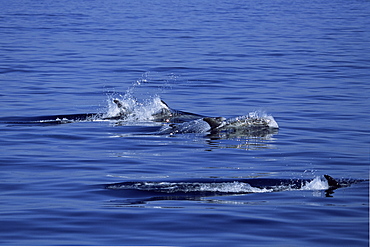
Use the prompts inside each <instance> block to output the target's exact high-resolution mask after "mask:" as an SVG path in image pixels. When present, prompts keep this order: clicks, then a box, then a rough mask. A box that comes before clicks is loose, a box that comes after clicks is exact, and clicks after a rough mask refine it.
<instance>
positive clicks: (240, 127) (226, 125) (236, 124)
mask: <svg viewBox="0 0 370 247" xmlns="http://www.w3.org/2000/svg"><path fill="white" fill-rule="evenodd" d="M277 129H279V125H278V124H277V122H276V121H275V119H274V118H273V117H272V116H257V115H255V114H250V115H246V116H239V117H234V118H228V119H226V118H224V117H203V118H200V119H197V120H193V121H190V122H186V123H180V124H176V123H172V124H169V125H165V126H163V127H162V128H161V129H160V131H159V132H160V133H167V134H175V133H206V132H208V133H211V134H215V133H219V132H229V133H240V134H242V133H244V132H245V133H246V132H248V133H258V132H261V133H262V132H263V133H262V136H264V135H265V134H266V133H269V132H271V133H275V132H277V131H276V130H277ZM245 133H244V134H245Z"/></svg>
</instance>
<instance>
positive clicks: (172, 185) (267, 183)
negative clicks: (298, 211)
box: [104, 175, 361, 198]
mask: <svg viewBox="0 0 370 247" xmlns="http://www.w3.org/2000/svg"><path fill="white" fill-rule="evenodd" d="M357 182H361V180H358V181H355V180H353V181H351V180H341V181H339V180H336V179H334V178H333V177H331V176H329V175H324V176H323V177H316V178H314V179H276V178H247V179H222V178H217V179H216V178H215V179H211V178H209V179H207V178H203V179H191V180H184V181H177V180H175V181H128V182H121V183H113V184H106V185H104V187H105V188H106V189H112V190H121V191H122V190H137V191H146V192H151V193H153V195H156V196H157V195H158V194H160V193H163V194H165V195H166V197H168V198H171V195H173V196H175V197H177V196H179V195H186V196H187V197H188V198H190V197H197V196H214V195H233V194H250V193H266V192H279V191H291V190H323V191H325V192H326V196H327V197H330V196H331V194H333V192H334V190H336V189H338V188H341V187H348V186H350V185H351V184H353V183H357Z"/></svg>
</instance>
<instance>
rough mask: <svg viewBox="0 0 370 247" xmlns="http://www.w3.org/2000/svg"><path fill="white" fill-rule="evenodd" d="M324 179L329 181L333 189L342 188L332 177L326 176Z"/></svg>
mask: <svg viewBox="0 0 370 247" xmlns="http://www.w3.org/2000/svg"><path fill="white" fill-rule="evenodd" d="M324 177H325V178H326V180H328V184H329V187H332V188H340V187H341V185H340V184H339V183H338V182H337V180H335V179H334V178H332V177H331V176H329V175H324Z"/></svg>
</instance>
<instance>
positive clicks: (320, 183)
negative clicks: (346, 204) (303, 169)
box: [301, 177, 329, 190]
mask: <svg viewBox="0 0 370 247" xmlns="http://www.w3.org/2000/svg"><path fill="white" fill-rule="evenodd" d="M327 189H329V184H328V181H327V180H323V179H322V178H321V177H315V178H314V179H313V180H312V181H307V182H306V183H305V184H304V185H303V186H302V187H301V190H327Z"/></svg>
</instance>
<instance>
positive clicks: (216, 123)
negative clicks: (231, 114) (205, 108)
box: [203, 117, 224, 130]
mask: <svg viewBox="0 0 370 247" xmlns="http://www.w3.org/2000/svg"><path fill="white" fill-rule="evenodd" d="M203 121H205V122H207V123H208V124H209V125H210V126H211V129H212V130H213V129H217V128H218V127H220V126H221V125H222V124H223V121H224V118H223V117H205V118H203Z"/></svg>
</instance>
